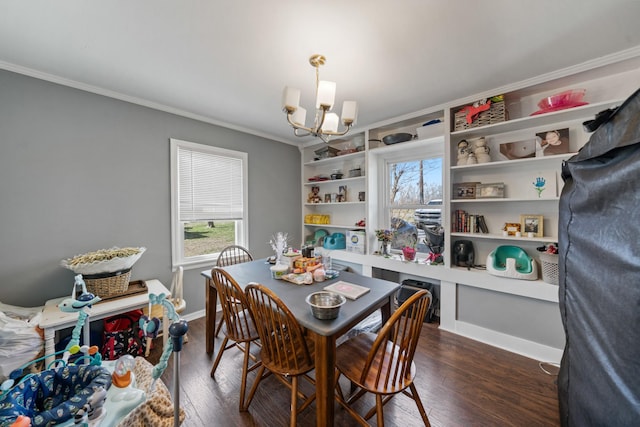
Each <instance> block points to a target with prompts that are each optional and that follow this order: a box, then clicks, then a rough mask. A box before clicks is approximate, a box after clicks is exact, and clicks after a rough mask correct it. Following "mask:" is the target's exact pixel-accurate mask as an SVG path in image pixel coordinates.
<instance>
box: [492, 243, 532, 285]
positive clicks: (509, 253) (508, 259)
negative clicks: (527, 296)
mask: <svg viewBox="0 0 640 427" xmlns="http://www.w3.org/2000/svg"><path fill="white" fill-rule="evenodd" d="M487 272H488V273H490V274H493V275H494V276H503V277H511V278H513V279H523V280H537V279H538V265H537V263H536V261H535V260H534V259H533V258H531V257H530V256H529V255H528V254H527V253H526V252H525V251H524V249H522V248H520V247H518V246H508V245H506V246H498V247H497V248H496V249H494V250H493V252H491V253H490V254H489V255H488V256H487Z"/></svg>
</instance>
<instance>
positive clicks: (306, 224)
mask: <svg viewBox="0 0 640 427" xmlns="http://www.w3.org/2000/svg"><path fill="white" fill-rule="evenodd" d="M304 226H305V227H320V228H344V229H349V230H364V229H365V227H358V226H357V225H338V224H308V223H306V222H305V223H304Z"/></svg>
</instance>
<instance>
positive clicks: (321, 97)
mask: <svg viewBox="0 0 640 427" xmlns="http://www.w3.org/2000/svg"><path fill="white" fill-rule="evenodd" d="M335 98H336V84H335V82H329V81H326V80H320V82H319V83H318V98H317V99H316V108H320V107H323V106H324V107H328V108H329V110H330V109H331V107H333V102H334V100H335Z"/></svg>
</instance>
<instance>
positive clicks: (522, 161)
mask: <svg viewBox="0 0 640 427" xmlns="http://www.w3.org/2000/svg"><path fill="white" fill-rule="evenodd" d="M576 154H578V153H567V154H556V155H554V156H544V157H529V158H526V159H514V160H497V161H495V162H487V163H478V164H475V165H462V166H451V168H450V169H451V171H452V172H455V171H460V170H464V171H468V170H470V169H474V170H475V169H478V170H482V169H492V168H504V167H506V166H522V165H524V164H532V163H533V164H537V163H548V162H555V161H557V160H567V159H569V158H571V157H573V156H574V155H576Z"/></svg>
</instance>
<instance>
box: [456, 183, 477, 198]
mask: <svg viewBox="0 0 640 427" xmlns="http://www.w3.org/2000/svg"><path fill="white" fill-rule="evenodd" d="M478 184H480V183H479V182H458V183H454V184H453V192H452V193H451V194H452V195H453V199H475V198H476V186H477V185H478Z"/></svg>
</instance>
